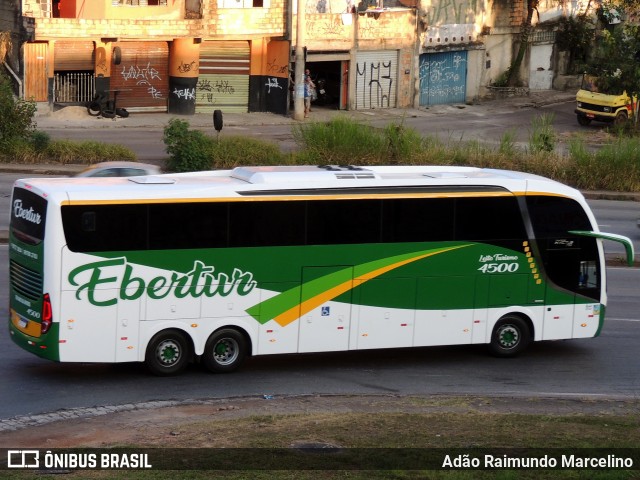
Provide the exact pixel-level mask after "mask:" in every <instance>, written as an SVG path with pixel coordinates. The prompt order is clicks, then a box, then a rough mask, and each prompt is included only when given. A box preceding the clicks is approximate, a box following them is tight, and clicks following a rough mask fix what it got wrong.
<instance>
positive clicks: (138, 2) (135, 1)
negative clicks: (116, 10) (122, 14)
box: [111, 0, 167, 7]
mask: <svg viewBox="0 0 640 480" xmlns="http://www.w3.org/2000/svg"><path fill="white" fill-rule="evenodd" d="M111 5H113V6H114V7H120V6H123V5H128V6H131V7H155V6H162V7H166V6H167V0H111Z"/></svg>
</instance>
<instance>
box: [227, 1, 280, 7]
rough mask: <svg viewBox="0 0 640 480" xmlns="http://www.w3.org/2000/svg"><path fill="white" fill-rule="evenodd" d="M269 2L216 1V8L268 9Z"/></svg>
mask: <svg viewBox="0 0 640 480" xmlns="http://www.w3.org/2000/svg"><path fill="white" fill-rule="evenodd" d="M269 2H270V0H218V8H269Z"/></svg>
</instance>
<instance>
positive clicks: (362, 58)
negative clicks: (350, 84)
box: [355, 50, 398, 110]
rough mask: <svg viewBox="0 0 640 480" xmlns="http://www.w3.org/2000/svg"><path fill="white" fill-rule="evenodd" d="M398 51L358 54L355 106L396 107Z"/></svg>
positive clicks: (366, 107) (367, 107)
mask: <svg viewBox="0 0 640 480" xmlns="http://www.w3.org/2000/svg"><path fill="white" fill-rule="evenodd" d="M397 90H398V51H397V50H384V51H372V52H360V53H358V54H357V56H356V91H355V108H356V110H364V109H369V108H395V107H396V98H397V94H396V92H397Z"/></svg>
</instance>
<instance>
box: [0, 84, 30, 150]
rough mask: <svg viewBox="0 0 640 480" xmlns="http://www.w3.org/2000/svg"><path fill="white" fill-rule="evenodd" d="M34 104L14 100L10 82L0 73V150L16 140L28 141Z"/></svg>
mask: <svg viewBox="0 0 640 480" xmlns="http://www.w3.org/2000/svg"><path fill="white" fill-rule="evenodd" d="M35 113H36V104H35V102H33V101H27V100H23V99H20V98H16V97H15V96H14V95H13V90H12V88H11V81H10V80H9V78H8V77H7V76H6V75H5V74H4V73H2V72H0V118H1V119H2V121H1V122H0V149H2V150H4V148H6V146H7V144H8V143H9V142H11V141H12V140H14V139H16V138H22V139H28V138H29V137H30V135H31V132H33V131H34V130H35V123H34V122H33V116H34V115H35Z"/></svg>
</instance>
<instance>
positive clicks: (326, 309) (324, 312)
mask: <svg viewBox="0 0 640 480" xmlns="http://www.w3.org/2000/svg"><path fill="white" fill-rule="evenodd" d="M321 312H322V313H321V315H322V316H323V317H328V316H329V315H331V307H322V309H321Z"/></svg>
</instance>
